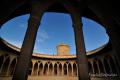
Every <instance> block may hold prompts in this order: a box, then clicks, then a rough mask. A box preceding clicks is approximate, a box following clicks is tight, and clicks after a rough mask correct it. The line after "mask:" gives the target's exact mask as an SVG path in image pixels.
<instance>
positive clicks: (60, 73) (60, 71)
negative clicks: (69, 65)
mask: <svg viewBox="0 0 120 80" xmlns="http://www.w3.org/2000/svg"><path fill="white" fill-rule="evenodd" d="M59 75H62V64H61V63H60V64H59Z"/></svg>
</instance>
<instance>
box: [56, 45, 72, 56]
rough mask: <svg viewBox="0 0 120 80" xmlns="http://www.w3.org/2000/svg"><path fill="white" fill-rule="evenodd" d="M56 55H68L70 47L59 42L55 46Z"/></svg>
mask: <svg viewBox="0 0 120 80" xmlns="http://www.w3.org/2000/svg"><path fill="white" fill-rule="evenodd" d="M57 55H58V56H63V55H70V47H69V45H67V44H64V43H61V44H59V45H58V46H57Z"/></svg>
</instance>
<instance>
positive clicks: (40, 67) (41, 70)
mask: <svg viewBox="0 0 120 80" xmlns="http://www.w3.org/2000/svg"><path fill="white" fill-rule="evenodd" d="M42 74H43V64H42V63H40V65H39V71H38V75H42Z"/></svg>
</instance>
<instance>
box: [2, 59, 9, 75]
mask: <svg viewBox="0 0 120 80" xmlns="http://www.w3.org/2000/svg"><path fill="white" fill-rule="evenodd" d="M9 64H10V57H8V58H7V59H6V60H5V62H4V63H3V68H2V71H1V75H6V74H7V70H8V65H9Z"/></svg>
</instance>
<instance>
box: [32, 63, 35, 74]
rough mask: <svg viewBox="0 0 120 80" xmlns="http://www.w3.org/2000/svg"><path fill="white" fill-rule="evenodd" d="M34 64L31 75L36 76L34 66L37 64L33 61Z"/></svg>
mask: <svg viewBox="0 0 120 80" xmlns="http://www.w3.org/2000/svg"><path fill="white" fill-rule="evenodd" d="M32 63H33V65H32V73H31V75H34V65H35V62H34V61H33V62H32Z"/></svg>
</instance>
